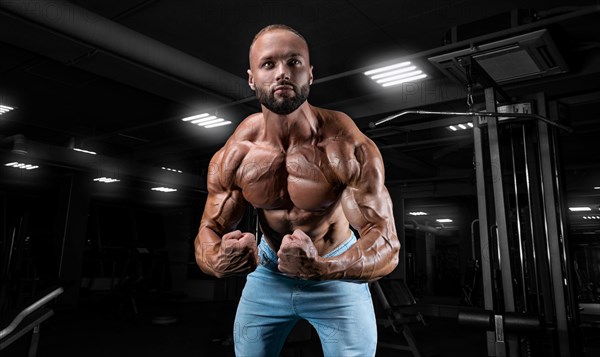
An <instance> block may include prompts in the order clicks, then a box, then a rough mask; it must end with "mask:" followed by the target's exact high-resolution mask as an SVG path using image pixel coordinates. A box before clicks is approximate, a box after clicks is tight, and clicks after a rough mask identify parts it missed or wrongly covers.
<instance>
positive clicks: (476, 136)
mask: <svg viewBox="0 0 600 357" xmlns="http://www.w3.org/2000/svg"><path fill="white" fill-rule="evenodd" d="M477 121H478V118H477V117H476V118H474V119H473V145H474V149H475V163H474V164H475V175H476V178H477V179H476V185H477V211H478V215H479V248H480V250H481V275H482V279H481V280H482V283H483V302H484V307H485V309H486V310H488V311H492V310H494V295H493V287H492V270H491V265H492V262H491V260H490V243H489V236H488V227H489V223H488V219H487V199H486V192H485V170H484V162H483V142H482V135H481V128H480V127H479V123H478V122H477ZM486 341H487V351H488V356H496V347H495V342H496V336H495V335H494V332H491V331H487V332H486Z"/></svg>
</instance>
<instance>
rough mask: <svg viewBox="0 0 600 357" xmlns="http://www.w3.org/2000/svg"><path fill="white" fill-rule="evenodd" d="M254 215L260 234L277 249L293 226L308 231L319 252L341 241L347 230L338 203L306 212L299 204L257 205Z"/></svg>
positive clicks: (346, 234)
mask: <svg viewBox="0 0 600 357" xmlns="http://www.w3.org/2000/svg"><path fill="white" fill-rule="evenodd" d="M258 217H259V222H260V227H261V230H262V232H263V234H264V238H265V239H266V240H267V242H268V243H269V245H270V246H271V247H272V248H273V249H275V250H279V246H280V245H281V240H282V239H283V236H284V235H286V234H292V233H293V232H294V231H295V230H296V229H299V230H301V231H302V232H304V233H305V234H306V235H308V236H309V237H310V238H311V240H312V241H313V244H314V245H315V247H316V248H317V252H318V253H319V255H320V256H323V255H325V254H327V253H329V252H330V251H332V250H333V249H335V248H336V247H337V246H339V245H340V244H342V243H343V242H345V241H346V240H347V239H348V238H349V237H350V234H351V231H350V229H349V224H348V220H347V219H346V217H345V216H344V213H343V211H342V208H341V206H340V205H339V204H335V205H334V207H331V209H328V210H326V211H322V212H310V211H305V210H302V209H299V208H296V207H294V208H292V209H290V210H264V209H258Z"/></svg>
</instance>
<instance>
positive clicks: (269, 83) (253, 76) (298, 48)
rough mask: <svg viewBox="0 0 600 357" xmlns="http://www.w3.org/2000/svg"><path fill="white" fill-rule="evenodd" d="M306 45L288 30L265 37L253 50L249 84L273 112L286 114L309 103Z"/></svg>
mask: <svg viewBox="0 0 600 357" xmlns="http://www.w3.org/2000/svg"><path fill="white" fill-rule="evenodd" d="M312 79H313V76H312V66H310V63H309V55H308V48H307V46H306V43H305V42H304V41H303V40H302V39H301V38H300V37H298V36H297V35H296V34H294V33H292V32H290V31H286V30H279V29H278V30H272V31H268V32H266V33H264V34H262V35H261V36H260V37H259V38H258V39H257V40H256V42H254V44H253V45H252V48H251V49H250V69H249V70H248V84H249V85H250V88H252V89H253V90H254V91H255V92H256V96H257V98H258V100H259V102H260V103H261V104H262V105H264V106H265V107H266V108H267V109H269V110H270V111H272V112H274V113H277V114H281V115H286V114H290V113H291V112H293V111H295V110H296V109H298V107H300V105H302V103H304V102H305V101H306V98H308V93H309V86H310V84H311V83H312Z"/></svg>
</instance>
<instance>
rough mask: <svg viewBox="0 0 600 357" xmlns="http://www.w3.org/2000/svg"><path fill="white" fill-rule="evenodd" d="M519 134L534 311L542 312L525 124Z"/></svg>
mask: <svg viewBox="0 0 600 357" xmlns="http://www.w3.org/2000/svg"><path fill="white" fill-rule="evenodd" d="M521 135H522V138H523V156H524V158H525V159H524V161H525V184H526V189H527V207H529V210H528V212H527V218H528V221H529V237H530V241H531V257H532V261H533V263H532V264H531V265H530V266H531V267H532V268H533V269H531V270H532V272H533V279H532V280H533V282H534V283H535V296H536V301H537V310H536V311H535V312H536V313H538V314H539V313H541V312H542V302H541V298H540V296H541V294H540V282H539V278H538V274H539V273H538V263H537V254H536V242H535V237H536V234H535V228H534V224H535V222H534V220H533V215H532V212H531V208H532V207H534V204H533V198H532V195H533V193H532V192H531V179H532V178H531V176H530V172H529V160H530V156H529V150H528V149H529V144H528V143H527V132H526V130H525V126H523V127H521Z"/></svg>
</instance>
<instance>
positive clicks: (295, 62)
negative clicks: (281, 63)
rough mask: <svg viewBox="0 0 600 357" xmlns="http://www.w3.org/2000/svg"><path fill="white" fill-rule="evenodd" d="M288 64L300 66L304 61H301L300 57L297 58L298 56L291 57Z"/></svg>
mask: <svg viewBox="0 0 600 357" xmlns="http://www.w3.org/2000/svg"><path fill="white" fill-rule="evenodd" d="M288 64H289V65H290V66H298V65H301V64H302V62H300V60H298V59H296V58H292V59H290V60H289V61H288Z"/></svg>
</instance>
